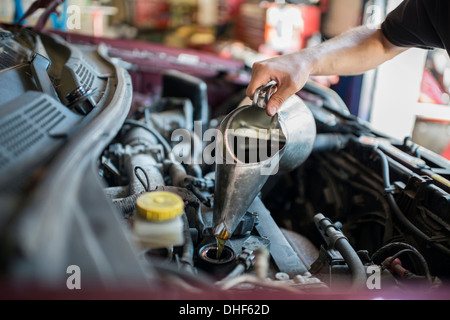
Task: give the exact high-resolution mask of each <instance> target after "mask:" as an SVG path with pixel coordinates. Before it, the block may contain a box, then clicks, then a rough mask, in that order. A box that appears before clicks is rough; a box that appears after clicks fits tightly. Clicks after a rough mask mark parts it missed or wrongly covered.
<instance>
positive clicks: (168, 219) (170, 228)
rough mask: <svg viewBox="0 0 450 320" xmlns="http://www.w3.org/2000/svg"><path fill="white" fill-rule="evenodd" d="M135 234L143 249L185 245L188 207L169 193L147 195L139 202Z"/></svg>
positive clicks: (138, 200) (154, 192)
mask: <svg viewBox="0 0 450 320" xmlns="http://www.w3.org/2000/svg"><path fill="white" fill-rule="evenodd" d="M136 205H137V206H136V212H135V213H136V214H135V215H134V216H135V218H134V223H133V231H134V234H135V235H136V237H137V238H138V241H139V242H140V244H141V245H142V247H143V248H169V247H172V246H180V245H182V244H183V243H184V238H183V229H184V228H183V219H182V217H181V215H182V214H183V210H184V203H183V200H182V199H181V197H180V196H178V195H176V194H174V193H171V192H167V191H153V192H147V193H144V194H142V195H141V196H139V197H138V198H137V200H136Z"/></svg>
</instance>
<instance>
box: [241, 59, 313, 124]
mask: <svg viewBox="0 0 450 320" xmlns="http://www.w3.org/2000/svg"><path fill="white" fill-rule="evenodd" d="M310 72H311V63H310V59H308V58H307V55H306V54H303V53H302V51H299V52H296V53H292V54H288V55H283V56H277V57H274V58H270V59H267V60H264V61H260V62H255V63H254V64H253V67H252V78H251V80H250V83H249V85H248V87H247V96H248V97H249V98H250V99H253V97H254V94H255V90H256V89H257V88H259V87H261V86H263V85H265V84H267V83H268V82H269V81H271V80H274V81H275V82H276V83H277V84H278V85H277V87H276V91H275V92H274V93H273V94H272V96H271V97H270V99H269V101H268V102H267V105H266V113H267V114H268V115H269V116H273V115H275V113H277V111H278V109H279V108H280V107H281V105H282V104H283V103H284V101H285V100H286V99H287V98H289V97H290V96H292V95H294V94H295V93H297V92H298V91H299V90H300V89H301V88H303V86H304V85H305V83H306V81H307V80H308V77H309V75H310Z"/></svg>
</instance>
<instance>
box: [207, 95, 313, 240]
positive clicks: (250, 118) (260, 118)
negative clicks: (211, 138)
mask: <svg viewBox="0 0 450 320" xmlns="http://www.w3.org/2000/svg"><path fill="white" fill-rule="evenodd" d="M248 101H249V102H250V99H248ZM220 132H221V134H220V135H219V137H218V138H217V140H216V146H217V147H216V152H218V153H219V155H218V156H217V158H216V179H215V180H216V185H215V191H214V213H213V223H214V231H213V232H214V235H215V236H216V238H219V237H221V235H222V237H223V236H224V233H223V231H224V230H225V231H226V234H227V237H230V236H231V235H232V234H233V232H234V230H235V229H236V227H237V225H238V224H239V222H240V221H241V219H242V218H243V216H244V215H245V213H246V212H247V209H248V208H249V207H250V205H251V204H252V202H253V201H254V200H255V198H256V196H257V195H258V193H259V192H260V191H261V189H262V187H263V186H264V184H265V183H266V182H267V179H268V178H269V177H270V176H271V175H274V174H276V173H277V172H278V171H280V170H282V171H290V170H292V169H294V168H295V167H297V166H299V165H300V164H301V163H302V162H303V161H304V160H305V159H306V158H307V157H308V156H309V154H310V153H311V150H312V147H313V144H314V140H315V135H316V127H315V122H314V118H313V116H312V114H311V112H310V111H309V109H308V108H307V107H306V105H305V104H304V103H303V101H302V100H301V99H300V98H299V97H298V96H292V97H290V98H289V99H287V100H286V101H285V103H284V104H283V105H282V106H281V108H280V110H279V112H278V114H276V115H275V116H274V117H270V116H268V115H267V114H266V111H265V109H264V108H261V107H259V106H256V105H255V104H252V103H251V102H250V103H249V104H248V105H244V106H241V107H239V108H237V109H235V110H233V111H232V112H231V113H229V114H228V115H227V116H226V117H225V118H224V119H223V121H222V122H221V124H220Z"/></svg>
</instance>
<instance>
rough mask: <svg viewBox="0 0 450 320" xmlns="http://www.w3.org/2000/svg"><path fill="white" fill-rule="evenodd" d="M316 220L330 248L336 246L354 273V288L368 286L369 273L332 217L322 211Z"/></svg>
mask: <svg viewBox="0 0 450 320" xmlns="http://www.w3.org/2000/svg"><path fill="white" fill-rule="evenodd" d="M314 222H315V224H316V226H317V229H318V230H319V232H320V233H321V235H322V237H323V239H324V240H325V242H326V243H327V246H328V247H329V248H332V249H333V248H335V249H336V250H338V251H339V253H340V254H341V255H342V257H343V258H344V260H345V262H346V263H347V265H348V268H349V269H350V272H351V274H352V279H353V280H352V288H353V289H361V288H365V287H366V281H367V274H366V269H365V268H364V265H363V263H362V261H361V259H360V258H359V256H358V254H357V253H356V251H355V250H354V249H353V247H352V246H351V245H350V243H349V242H348V240H347V238H346V237H345V236H344V234H343V233H342V231H341V230H339V228H337V227H336V226H335V225H334V224H333V223H332V222H331V220H330V219H328V218H326V217H325V216H324V215H323V214H322V213H318V214H316V215H315V216H314Z"/></svg>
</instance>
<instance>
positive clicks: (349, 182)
mask: <svg viewBox="0 0 450 320" xmlns="http://www.w3.org/2000/svg"><path fill="white" fill-rule="evenodd" d="M2 28H3V29H0V58H1V59H0V83H1V85H0V92H1V95H0V96H1V98H0V123H1V125H0V150H1V154H0V159H1V164H0V193H1V194H0V199H1V202H2V209H1V211H2V212H1V217H0V227H1V229H0V230H1V231H0V236H1V238H2V241H1V247H0V248H1V249H0V252H1V253H0V270H1V275H0V279H1V280H2V284H3V285H4V286H5V287H7V288H17V287H18V288H19V291H20V288H22V287H25V288H26V287H27V286H29V285H33V286H34V285H37V286H38V287H39V288H41V289H43V290H55V289H56V290H58V291H64V290H67V288H68V284H67V283H68V282H67V281H68V277H69V276H70V273H68V267H70V266H77V267H79V270H81V277H82V279H83V282H82V283H83V288H86V287H90V286H91V287H92V288H101V289H102V290H106V291H108V290H125V292H126V290H130V291H133V290H135V289H139V290H145V292H147V293H148V296H149V297H155V298H179V297H186V296H191V295H194V296H198V297H204V298H205V297H206V298H212V297H215V298H218V297H228V298H234V297H238V298H240V297H245V296H248V294H249V293H251V294H253V297H256V298H258V297H264V298H267V297H274V296H275V297H276V296H277V295H279V296H289V297H293V298H302V297H309V296H310V295H311V294H313V295H324V296H329V295H331V296H337V297H339V296H340V295H342V296H345V295H353V296H357V295H362V296H367V297H371V295H374V294H376V295H380V294H381V295H382V293H380V290H381V292H385V293H386V294H388V293H390V292H392V291H393V292H395V294H396V295H397V296H399V297H402V295H408V294H416V295H418V296H421V295H426V294H429V293H430V292H442V291H443V292H444V293H445V292H448V291H446V289H448V280H449V276H450V195H449V191H450V181H449V180H450V163H449V162H448V161H447V160H445V159H444V158H442V157H440V156H438V155H436V154H434V153H432V152H431V151H429V150H427V149H425V148H423V147H421V146H419V145H417V144H415V143H413V142H412V141H411V140H410V139H408V138H405V139H404V141H397V140H395V139H392V138H390V137H387V136H385V135H383V134H382V133H379V132H376V131H374V130H372V129H371V128H370V125H369V124H367V123H365V122H363V121H361V120H360V119H358V118H357V117H355V116H353V115H352V114H350V112H349V111H348V108H347V107H346V106H345V104H344V103H343V101H342V100H341V99H340V98H339V96H337V94H336V93H335V92H334V91H332V90H331V89H329V88H325V87H322V86H320V85H318V84H316V83H314V82H312V81H310V82H308V83H307V85H306V86H305V88H304V89H302V91H300V92H299V93H298V95H297V96H295V99H297V100H298V102H297V100H295V101H296V103H299V104H301V105H302V107H303V108H304V112H305V113H304V114H302V115H301V116H300V118H299V119H301V121H300V120H296V121H297V122H296V123H292V124H289V125H290V130H292V131H293V132H297V137H299V138H298V139H297V140H295V139H294V140H295V141H296V143H297V144H296V145H295V148H291V149H292V150H291V151H290V152H292V157H293V159H294V160H292V162H293V163H296V164H295V165H294V166H293V167H291V168H280V169H281V170H278V171H277V172H276V173H273V174H268V175H266V176H265V177H264V179H261V178H260V176H259V175H258V174H256V173H254V172H251V174H248V172H249V169H248V167H249V165H250V164H258V165H260V164H261V163H263V162H264V161H263V160H261V159H260V158H258V159H257V160H254V161H253V162H251V161H250V162H249V161H241V163H243V167H244V168H246V169H245V170H246V171H245V172H246V174H245V175H244V174H237V173H236V172H237V169H236V168H235V167H232V168H230V167H227V165H228V164H223V165H222V167H221V166H220V165H221V164H218V163H217V159H218V154H219V153H220V151H221V150H220V149H221V146H220V145H219V144H218V143H219V142H220V141H221V140H220V139H219V135H220V132H221V125H222V126H223V124H224V123H225V121H226V119H228V118H227V116H230V114H232V113H233V112H236V111H235V110H238V109H239V108H243V105H242V104H244V105H245V103H247V104H248V103H250V104H251V102H248V101H247V102H245V101H246V100H245V98H246V97H245V93H244V92H245V86H246V84H245V82H244V83H241V82H233V81H230V80H229V79H230V78H229V76H230V74H227V71H226V65H225V64H226V62H224V65H225V67H224V65H219V64H218V63H219V62H220V61H219V60H218V61H214V62H209V63H210V64H209V65H206V66H205V65H202V64H201V63H199V61H201V58H199V57H197V58H196V60H195V61H196V62H195V63H194V64H193V65H192V64H191V65H189V66H190V67H191V68H194V67H195V66H197V67H198V68H199V70H200V71H199V72H198V73H197V74H193V73H188V72H186V70H185V68H186V63H185V62H183V63H180V61H179V60H177V61H178V62H177V63H179V64H177V63H172V62H173V61H174V60H173V59H172V60H171V55H170V53H166V55H162V54H161V53H158V54H157V53H154V52H151V51H146V49H145V48H140V49H139V50H137V51H136V52H134V56H133V57H134V58H133V59H134V60H133V59H129V60H128V61H127V60H126V59H127V57H128V56H129V54H130V50H129V48H128V50H125V49H123V48H120V46H114V44H112V43H109V44H108V43H100V44H97V45H93V44H92V43H83V44H82V43H81V42H82V41H78V43H75V42H76V41H75V42H74V43H71V42H70V41H69V40H68V39H67V40H64V37H63V36H61V35H55V34H50V33H40V32H36V31H33V30H31V29H27V28H21V27H17V26H3V27H2ZM130 45H131V46H132V45H134V44H128V46H130ZM169 51H170V50H168V52H169ZM189 54H190V55H191V56H192V55H193V54H194V53H192V52H190V53H189ZM179 56H180V54H178V57H179ZM149 57H152V59H161V60H164V61H165V62H166V63H168V64H170V63H172V64H171V65H170V69H169V68H168V69H166V70H162V71H160V73H159V75H160V78H158V80H157V81H155V80H154V78H153V73H152V72H153V71H154V70H152V71H151V72H150V71H149V73H148V78H146V79H147V80H146V81H148V82H149V83H151V84H152V85H154V86H155V87H158V88H160V90H159V91H158V90H156V91H158V92H157V94H156V95H150V94H149V93H148V92H146V91H145V90H142V86H139V82H138V81H137V80H138V78H139V77H140V78H139V79H141V80H142V74H139V73H138V71H140V72H142V70H145V68H144V69H142V68H141V69H139V68H140V67H142V66H140V64H139V61H140V59H143V60H149ZM199 59H200V60H199ZM150 60H151V59H150ZM183 61H185V60H183ZM147 62H148V61H147ZM152 62H154V61H153V60H152ZM177 65H178V66H180V67H179V68H178V70H177ZM183 68H184V69H183ZM201 68H204V69H201ZM126 69H127V70H126ZM237 69H238V70H237V71H239V72H240V73H246V72H247V73H248V72H249V70H245V68H237ZM147 70H148V69H147ZM180 70H181V71H180ZM204 70H208V71H209V72H210V73H212V74H213V75H211V74H208V75H205V73H202V72H201V71H204ZM232 71H233V72H235V71H236V70H232ZM138 76H139V77H138ZM230 88H232V89H230ZM221 90H222V92H221V93H218V92H220V91H221ZM214 95H215V96H214ZM224 95H227V97H223V96H224ZM137 97H139V98H142V97H144V98H145V99H137ZM146 97H147V98H146ZM216 100H219V101H220V103H215V101H216ZM213 101H214V102H213ZM296 106H297V107H298V105H296ZM239 110H243V109H239ZM295 110H298V108H297V109H295ZM308 115H310V118H308ZM252 117H253V115H252V116H250V117H249V118H247V121H250V120H253V118H252ZM280 117H281V116H280ZM280 121H281V120H280ZM280 123H281V122H280ZM246 128H247V129H248V128H252V127H251V126H250V125H248V126H247V127H246ZM284 129H285V128H284ZM308 132H313V135H312V136H311V137H310V138H309V139H306V138H305V137H306V136H307V135H308ZM284 133H286V131H285V132H284ZM302 139H303V140H302ZM293 144H294V142H290V144H286V145H283V146H281V147H280V148H279V150H283V151H284V150H286V149H287V147H288V146H291V145H293ZM272 156H273V154H272ZM283 157H285V158H287V156H283ZM299 158H301V159H299ZM298 160H300V161H298ZM225 167H226V169H224V168H225ZM219 170H222V171H220V172H221V173H218V171H219ZM254 179H257V180H255V181H254ZM161 192H162V193H170V194H172V195H175V196H176V197H177V199H181V201H182V210H181V211H180V214H179V215H178V217H179V218H180V222H179V225H178V236H179V242H176V244H175V245H173V244H172V245H170V243H171V242H170V241H171V240H170V241H169V240H168V241H169V242H164V243H169V244H168V245H165V244H160V243H159V242H158V241H159V240H160V239H157V238H156V237H157V236H156V235H155V234H156V233H157V231H161V232H163V231H162V228H163V227H162V226H163V224H162V223H161V222H159V224H158V222H156V223H154V224H153V225H152V226H151V228H153V229H152V230H153V231H151V232H150V231H149V233H148V234H146V237H147V238H145V241H144V240H143V237H142V234H141V233H139V232H138V231H137V226H138V224H139V223H140V222H139V219H140V218H139V213H138V212H139V210H140V209H142V206H140V205H139V202H138V201H137V200H138V199H139V198H140V197H142V196H148V195H149V194H152V193H155V194H158V193H161ZM224 199H225V200H224ZM161 201H162V200H161ZM219 204H220V206H219ZM172 208H173V207H172ZM218 208H219V209H218ZM215 210H216V212H215ZM225 211H227V212H228V213H227V214H228V215H230V216H232V217H233V223H234V225H233V228H232V230H228V231H229V232H228V233H229V234H228V236H227V237H224V238H223V239H222V240H223V251H222V252H218V251H221V250H219V249H218V236H217V234H216V233H215V229H216V228H217V224H218V220H217V219H216V218H215V217H216V216H217V215H219V216H221V214H222V213H223V212H225ZM222 218H223V214H222ZM220 221H222V220H220ZM149 228H150V226H149ZM173 230H174V229H171V231H170V232H173ZM152 235H154V236H152ZM162 237H163V236H162ZM219 238H220V237H219ZM162 240H164V241H166V239H162ZM11 290H13V291H14V290H16V289H11Z"/></svg>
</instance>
